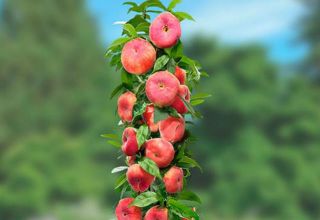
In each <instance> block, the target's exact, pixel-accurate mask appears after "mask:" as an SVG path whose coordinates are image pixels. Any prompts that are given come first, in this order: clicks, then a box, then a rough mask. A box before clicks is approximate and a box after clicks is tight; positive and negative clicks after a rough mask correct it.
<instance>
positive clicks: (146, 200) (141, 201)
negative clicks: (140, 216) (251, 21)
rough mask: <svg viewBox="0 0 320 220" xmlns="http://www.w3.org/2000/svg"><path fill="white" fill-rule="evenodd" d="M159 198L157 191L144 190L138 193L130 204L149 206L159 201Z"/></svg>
mask: <svg viewBox="0 0 320 220" xmlns="http://www.w3.org/2000/svg"><path fill="white" fill-rule="evenodd" d="M157 202H158V198H157V194H156V193H155V192H149V191H148V192H144V193H141V194H140V195H138V196H137V197H136V198H135V200H134V201H133V202H132V203H131V204H130V206H137V207H140V208H143V207H147V206H149V205H151V204H154V203H157Z"/></svg>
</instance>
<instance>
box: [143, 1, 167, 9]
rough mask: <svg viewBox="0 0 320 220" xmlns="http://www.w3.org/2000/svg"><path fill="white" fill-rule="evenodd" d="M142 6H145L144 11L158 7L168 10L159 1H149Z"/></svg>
mask: <svg viewBox="0 0 320 220" xmlns="http://www.w3.org/2000/svg"><path fill="white" fill-rule="evenodd" d="M141 6H143V7H144V9H147V8H152V7H157V8H161V9H163V10H165V11H166V10H167V8H166V7H165V6H164V5H163V4H162V3H161V1H159V0H148V1H146V2H144V3H142V4H141Z"/></svg>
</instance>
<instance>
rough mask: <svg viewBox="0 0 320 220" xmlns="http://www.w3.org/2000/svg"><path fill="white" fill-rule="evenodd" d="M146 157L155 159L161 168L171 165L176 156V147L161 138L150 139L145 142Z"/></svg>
mask: <svg viewBox="0 0 320 220" xmlns="http://www.w3.org/2000/svg"><path fill="white" fill-rule="evenodd" d="M145 152H146V157H147V158H149V159H151V160H153V161H154V162H155V163H156V164H157V165H158V167H159V168H165V167H167V166H169V165H170V163H171V162H172V160H173V158H174V154H175V151H174V148H173V146H172V144H171V143H170V142H168V141H166V140H163V139H161V138H154V139H150V140H148V141H147V142H146V143H145Z"/></svg>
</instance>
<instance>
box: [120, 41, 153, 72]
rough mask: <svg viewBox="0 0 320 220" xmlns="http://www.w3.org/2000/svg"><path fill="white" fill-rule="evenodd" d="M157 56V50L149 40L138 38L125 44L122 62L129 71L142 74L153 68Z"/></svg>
mask: <svg viewBox="0 0 320 220" xmlns="http://www.w3.org/2000/svg"><path fill="white" fill-rule="evenodd" d="M156 56H157V55H156V50H155V49H154V47H153V46H152V45H151V44H150V43H149V42H148V41H147V40H144V39H142V38H136V39H134V40H131V41H129V42H128V43H126V44H125V45H124V47H123V49H122V53H121V63H122V65H123V68H124V69H125V70H126V71H127V72H129V73H131V74H136V75H141V74H145V73H147V72H148V71H149V70H151V68H152V67H153V65H154V63H155V61H156Z"/></svg>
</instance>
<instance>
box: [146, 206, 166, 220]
mask: <svg viewBox="0 0 320 220" xmlns="http://www.w3.org/2000/svg"><path fill="white" fill-rule="evenodd" d="M168 219H169V216H168V209H167V208H161V207H160V206H154V207H152V208H151V209H149V211H147V213H146V216H145V217H144V220H168Z"/></svg>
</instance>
